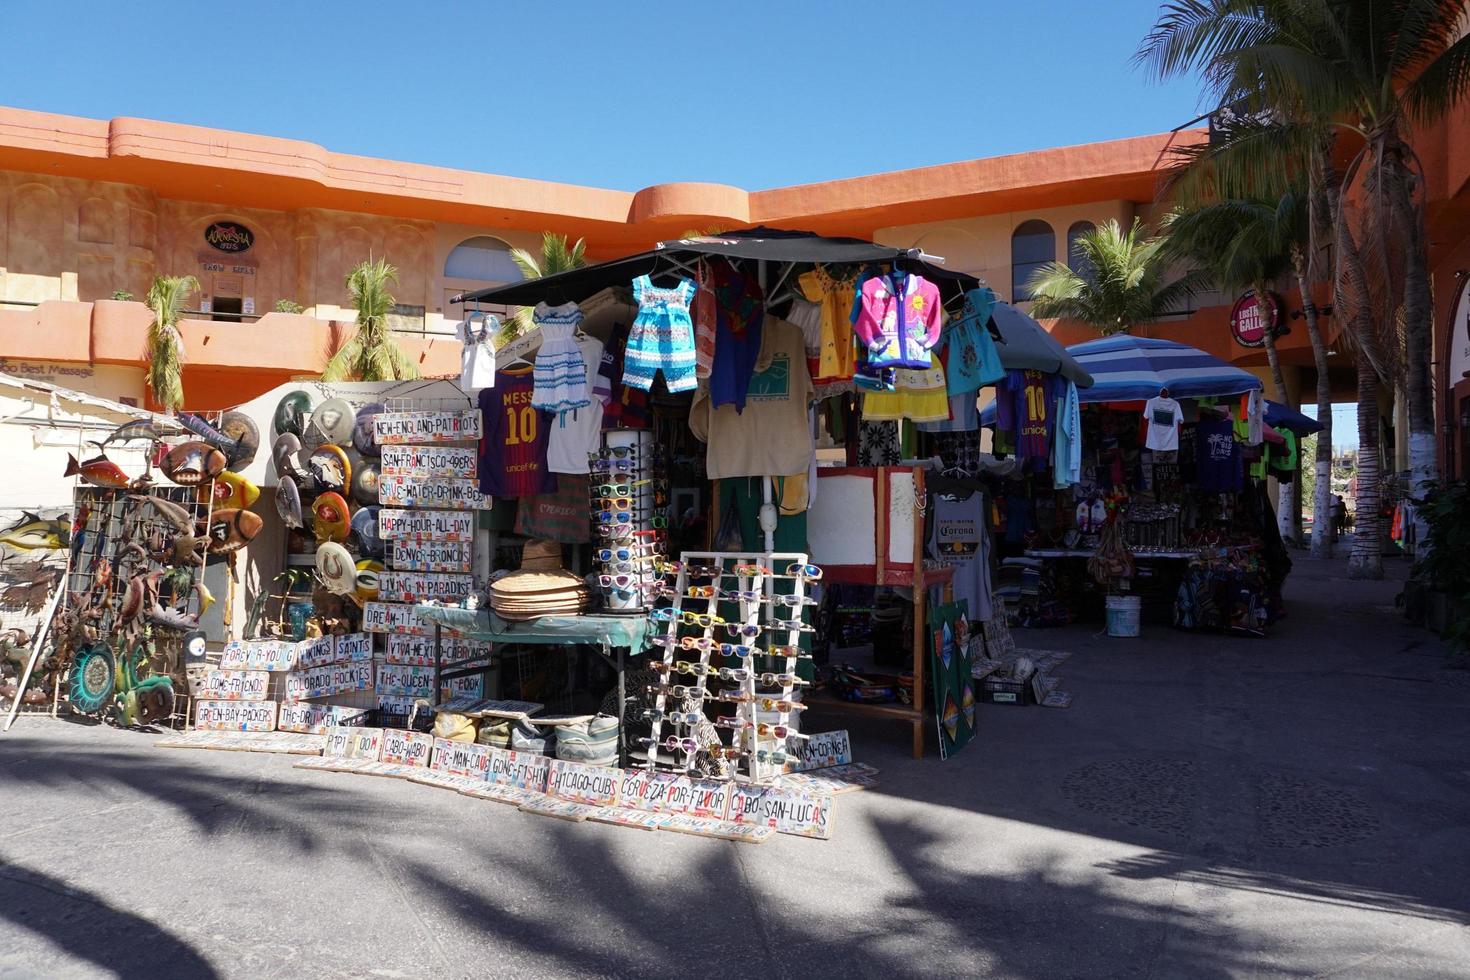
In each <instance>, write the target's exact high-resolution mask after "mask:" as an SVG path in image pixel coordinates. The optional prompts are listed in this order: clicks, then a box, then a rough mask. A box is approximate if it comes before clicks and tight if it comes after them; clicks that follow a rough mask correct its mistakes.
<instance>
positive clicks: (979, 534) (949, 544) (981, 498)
mask: <svg viewBox="0 0 1470 980" xmlns="http://www.w3.org/2000/svg"><path fill="white" fill-rule="evenodd" d="M932 506H933V508H934V519H933V521H932V524H931V527H930V531H929V555H930V557H931V558H936V559H938V560H939V561H940V562H941V563H943V564H945V565H950V566H953V568H954V570H955V572H954V580H953V585H952V588H953V589H954V597H955V599H956V600H959V599H963V600H965V602H966V603H968V608H969V611H970V616H971V618H973V619H980V620H984V619H989V618H990V617H991V616H992V615H993V614H994V611H993V610H992V608H991V604H990V597H991V586H990V534H989V532H988V531H987V530H986V527H985V513H986V506H985V495H984V494H981V493H972V494H970V495H969V496H966V497H959V496H951V495H949V494H936V495H935V497H934V500H933V504H932Z"/></svg>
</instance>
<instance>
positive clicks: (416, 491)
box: [378, 476, 490, 510]
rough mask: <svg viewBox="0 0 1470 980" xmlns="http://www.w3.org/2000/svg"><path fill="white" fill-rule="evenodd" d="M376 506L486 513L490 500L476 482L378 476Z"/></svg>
mask: <svg viewBox="0 0 1470 980" xmlns="http://www.w3.org/2000/svg"><path fill="white" fill-rule="evenodd" d="M378 503H380V504H387V505H388V506H391V507H447V508H451V509H454V510H488V509H489V507H490V498H489V497H487V496H485V495H484V494H483V493H481V492H480V484H479V482H478V481H475V480H457V479H452V478H450V477H418V476H379V477H378Z"/></svg>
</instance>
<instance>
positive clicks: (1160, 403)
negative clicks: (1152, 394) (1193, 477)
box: [1143, 395, 1184, 452]
mask: <svg viewBox="0 0 1470 980" xmlns="http://www.w3.org/2000/svg"><path fill="white" fill-rule="evenodd" d="M1143 418H1144V421H1146V422H1147V423H1148V435H1147V437H1146V438H1145V439H1144V446H1145V447H1147V448H1149V449H1153V450H1159V451H1165V452H1167V451H1171V450H1177V449H1178V448H1179V424H1180V423H1181V422H1182V421H1183V420H1184V410H1183V409H1182V408H1180V407H1179V403H1178V402H1176V401H1175V400H1174V399H1172V398H1167V397H1165V396H1163V395H1160V396H1158V397H1156V398H1150V399H1149V400H1148V401H1147V402H1145V403H1144V406H1143Z"/></svg>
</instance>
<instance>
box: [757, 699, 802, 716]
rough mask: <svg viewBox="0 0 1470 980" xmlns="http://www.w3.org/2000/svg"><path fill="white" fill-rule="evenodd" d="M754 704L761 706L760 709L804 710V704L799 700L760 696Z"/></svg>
mask: <svg viewBox="0 0 1470 980" xmlns="http://www.w3.org/2000/svg"><path fill="white" fill-rule="evenodd" d="M756 704H758V705H760V706H761V710H762V711H778V712H781V713H783V714H784V713H786V712H790V711H805V710H806V705H804V704H802V703H801V702H800V701H786V700H781V699H776V698H760V699H759V700H757V701H756Z"/></svg>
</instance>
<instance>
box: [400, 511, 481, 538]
mask: <svg viewBox="0 0 1470 980" xmlns="http://www.w3.org/2000/svg"><path fill="white" fill-rule="evenodd" d="M378 534H379V535H380V536H381V537H383V538H384V539H386V540H389V541H394V540H405V539H406V540H409V541H470V540H472V539H473V538H474V535H475V514H474V512H473V511H463V510H390V509H388V508H387V507H384V508H383V509H382V510H380V511H378Z"/></svg>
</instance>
